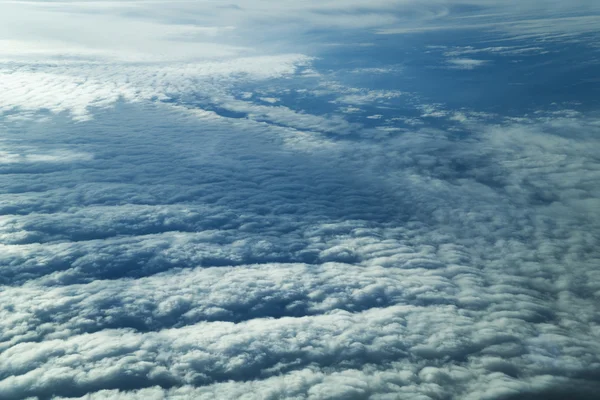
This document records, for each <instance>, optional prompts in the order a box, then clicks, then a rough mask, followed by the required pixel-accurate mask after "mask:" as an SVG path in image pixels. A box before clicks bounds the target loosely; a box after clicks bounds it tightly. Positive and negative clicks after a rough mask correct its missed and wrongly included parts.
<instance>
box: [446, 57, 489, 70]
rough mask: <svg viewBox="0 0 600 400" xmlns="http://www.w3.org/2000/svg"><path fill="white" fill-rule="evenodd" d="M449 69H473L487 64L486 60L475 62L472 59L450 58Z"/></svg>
mask: <svg viewBox="0 0 600 400" xmlns="http://www.w3.org/2000/svg"><path fill="white" fill-rule="evenodd" d="M447 62H448V64H450V65H451V68H456V69H475V68H478V67H482V66H484V65H485V64H487V63H488V61H486V60H475V59H473V58H451V59H449V60H448V61H447Z"/></svg>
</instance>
